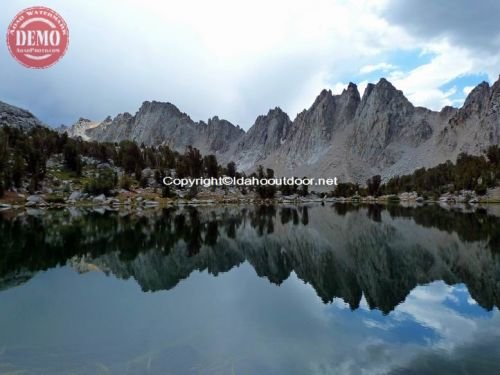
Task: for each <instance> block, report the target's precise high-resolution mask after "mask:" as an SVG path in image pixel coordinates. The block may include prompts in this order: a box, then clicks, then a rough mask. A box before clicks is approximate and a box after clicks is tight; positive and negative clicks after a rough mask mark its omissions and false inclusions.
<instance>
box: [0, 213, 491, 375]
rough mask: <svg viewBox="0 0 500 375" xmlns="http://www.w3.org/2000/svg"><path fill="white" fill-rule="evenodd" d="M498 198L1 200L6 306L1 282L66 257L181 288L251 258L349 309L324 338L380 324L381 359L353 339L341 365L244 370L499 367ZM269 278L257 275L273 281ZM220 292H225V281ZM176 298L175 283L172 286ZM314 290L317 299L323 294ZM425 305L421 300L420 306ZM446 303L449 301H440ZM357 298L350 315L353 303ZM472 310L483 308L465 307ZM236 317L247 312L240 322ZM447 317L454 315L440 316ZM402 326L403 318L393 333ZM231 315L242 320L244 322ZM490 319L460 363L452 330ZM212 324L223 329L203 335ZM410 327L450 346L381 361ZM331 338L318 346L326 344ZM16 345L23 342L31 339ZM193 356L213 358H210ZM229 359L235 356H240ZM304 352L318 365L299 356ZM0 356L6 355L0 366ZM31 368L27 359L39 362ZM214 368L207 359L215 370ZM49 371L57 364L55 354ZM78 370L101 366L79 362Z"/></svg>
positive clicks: (32, 276) (2, 322)
mask: <svg viewBox="0 0 500 375" xmlns="http://www.w3.org/2000/svg"><path fill="white" fill-rule="evenodd" d="M495 209H497V208H495V207H493V208H490V207H489V208H487V209H477V210H474V211H471V212H461V211H457V210H447V209H442V208H439V207H436V206H422V207H417V208H404V207H401V206H387V207H382V206H377V205H368V206H352V205H333V206H329V205H326V206H321V205H311V206H305V205H304V206H226V207H220V208H210V207H198V208H195V207H189V206H187V207H184V208H166V209H163V210H151V211H144V212H141V213H140V214H137V213H131V212H108V211H106V212H95V211H92V210H89V211H85V210H77V209H69V210H65V211H44V212H41V211H28V212H27V213H21V214H15V213H12V212H10V213H8V212H4V213H3V215H2V216H0V238H1V244H0V290H2V291H0V309H2V307H4V305H5V304H7V302H5V301H4V300H2V297H3V296H5V295H7V296H15V295H16V293H17V292H16V291H17V290H22V288H24V287H26V288H28V287H29V286H30V285H32V284H34V283H36V282H37V280H38V275H39V272H40V271H47V270H49V272H47V273H45V274H43V275H41V276H40V277H41V278H42V279H43V277H49V276H50V272H54V275H56V274H57V272H63V270H67V269H72V270H76V271H78V272H79V273H85V274H87V271H94V270H97V271H102V272H103V273H105V274H106V275H113V276H114V277H115V278H116V279H133V280H135V282H137V284H138V285H139V286H140V288H141V289H142V291H143V292H159V291H169V292H168V293H172V292H174V291H176V290H177V288H179V287H180V286H182V284H183V283H186V288H188V287H189V282H188V281H189V280H190V279H191V278H192V279H193V281H192V282H196V280H197V278H199V277H201V276H200V274H199V273H196V272H194V271H200V272H201V273H202V274H205V273H206V274H207V275H213V276H222V275H225V274H226V273H227V274H228V276H225V277H227V278H230V277H232V278H234V279H235V280H234V284H233V287H234V288H236V289H238V287H240V288H241V293H244V290H245V287H244V283H245V282H247V283H249V282H250V281H241V283H242V284H238V283H239V281H238V277H237V276H235V275H236V274H234V273H233V272H229V271H231V270H233V269H235V268H236V269H238V274H245V275H246V276H245V277H244V278H245V280H250V277H251V276H249V275H247V274H246V272H247V269H253V270H254V275H255V273H256V274H257V275H258V276H259V278H265V279H267V280H269V282H270V283H272V284H276V285H281V286H282V287H280V288H279V289H281V288H285V289H283V293H285V292H284V291H285V290H286V288H290V285H292V284H293V285H297V287H296V288H300V293H306V292H305V290H304V289H303V288H302V287H300V286H299V285H300V283H299V284H297V283H296V280H302V281H303V282H305V283H306V284H308V285H310V286H311V287H312V288H313V289H314V293H315V294H316V295H317V296H318V297H319V299H318V298H317V297H316V300H317V302H319V301H320V304H321V305H323V306H325V307H328V309H331V308H333V307H334V308H335V309H336V310H335V311H336V312H335V313H333V312H331V311H330V310H328V311H329V312H327V316H326V317H323V318H322V319H325V322H326V321H328V319H330V318H331V316H333V315H335V316H337V315H338V314H340V315H342V318H340V317H337V319H341V320H344V323H343V325H339V326H336V328H335V330H333V331H329V330H328V324H327V323H324V324H326V325H325V332H324V334H325V335H331V337H328V338H325V337H322V339H321V340H320V341H319V342H318V343H319V344H318V345H321V344H322V343H323V344H325V345H326V344H327V343H328V342H329V340H331V339H332V338H333V337H335V336H336V335H337V334H338V335H340V336H342V335H347V336H349V335H348V334H347V333H346V330H347V331H348V330H349V329H353V330H358V329H357V328H356V329H354V328H353V327H351V325H352V324H354V322H357V323H358V324H360V322H362V324H363V325H364V327H365V328H367V329H368V328H369V329H372V330H373V329H376V330H377V332H378V334H377V335H375V336H374V338H373V340H375V341H370V342H368V341H366V342H364V344H363V345H365V346H366V345H367V346H366V347H365V350H368V349H369V351H370V353H371V354H370V355H373V356H375V357H377V358H379V359H378V361H375V362H377V365H376V366H375V365H374V363H372V362H370V363H368V362H367V363H360V362H359V361H361V359H360V358H357V359H355V358H354V357H356V355H357V354H355V353H353V354H352V356H353V358H351V362H349V361H347V360H346V358H350V357H349V355H348V354H347V353H344V354H345V356H344V357H342V358H343V359H344V360H346V361H347V362H345V363H343V364H342V366H344V367H342V368H339V367H338V366H337V365H339V364H337V365H335V366H334V364H332V363H330V362H328V361H327V362H321V361H320V362H321V365H319V364H318V363H317V361H316V362H314V364H313V363H312V362H311V363H303V362H301V363H300V365H299V364H295V365H294V366H295V367H293V368H288V370H287V371H283V369H284V368H286V367H287V366H284V365H283V364H281V365H283V366H280V364H279V363H276V364H275V365H274V366H270V365H269V366H270V367H268V365H266V366H264V364H263V363H264V362H266V361H264V362H263V363H260V362H259V363H257V362H258V361H257V360H255V359H254V360H253V361H251V363H247V364H246V365H245V366H237V365H236V368H237V369H238V370H239V371H236V373H238V372H243V373H255V372H256V371H257V372H262V373H303V371H307V372H315V373H342V372H345V373H358V372H359V373H360V372H362V370H363V371H365V372H367V373H387V372H394V373H427V372H429V373H432V371H433V370H432V369H433V366H434V363H435V362H436V361H439V363H440V366H441V367H439V369H440V372H439V371H438V372H436V373H446V371H448V370H449V371H457V369H464V368H465V369H466V370H467V371H468V369H473V370H474V371H476V370H478V369H481V371H482V372H483V373H490V372H491V373H494V372H495V371H496V370H498V365H496V364H494V363H493V359H495V358H497V359H498V357H497V354H499V353H498V352H499V350H494V351H493V352H492V349H491V346H490V345H493V344H494V345H496V346H497V347H498V343H499V342H500V339H499V337H500V333H499V332H500V320H499V319H500V318H499V317H498V316H497V312H498V310H497V308H498V307H499V304H500V258H499V252H500V229H499V228H500V218H499V216H498V215H496V214H494V212H493V211H494V210H495ZM249 265H250V266H251V268H248V267H249ZM61 267H63V268H61ZM64 272H66V271H64ZM73 274H75V275H76V273H74V272H73ZM64 275H65V276H64V277H69V276H67V275H66V274H64ZM54 277H55V276H54ZM60 277H63V276H62V274H61V276H60ZM210 277H211V278H213V277H212V276H210ZM241 277H242V278H243V276H241ZM253 279H255V277H253ZM207 280H208V279H205V281H204V283H205V284H206V283H208V281H207ZM285 281H286V282H285ZM252 282H254V281H252ZM287 283H288V286H286V285H287ZM290 283H291V284H290ZM20 285H22V286H20ZM68 285H69V284H68ZM259 285H260V286H259V287H258V288H264V289H265V288H267V287H265V286H263V285H261V284H259ZM202 287H204V286H202ZM202 287H200V286H199V288H202ZM256 288H257V287H256ZM307 288H309V287H307ZM279 289H278V290H279ZM19 293H21V292H19ZM168 293H167V295H168ZM178 293H181V292H180V291H179V292H178ZM213 293H219V290H214V291H213ZM220 293H223V291H222V290H220ZM236 293H237V292H236ZM294 293H299V292H294ZM153 294H154V293H153ZM254 297H255V296H254ZM12 298H14V297H12ZM137 298H139V297H137ZM141 298H142V297H141ZM151 298H152V297H151ZM172 298H176V297H174V295H173V297H172ZM193 298H195V297H193ZM248 298H249V299H250V298H251V297H250V296H248ZM255 298H256V300H253V301H252V302H253V303H256V304H259V303H260V302H262V303H266V300H265V297H264V296H263V297H262V298H263V300H262V301H259V299H258V298H257V297H255ZM283 298H284V297H283ZM308 301H309V303H310V304H313V305H314V306H316V302H312V300H308ZM436 301H438V303H437V304H436V303H435V302H436ZM138 303H140V302H138ZM143 303H147V301H145V302H143ZM283 303H284V304H286V303H288V302H286V303H285V302H283ZM476 303H477V304H476ZM7 307H8V308H10V309H11V311H15V309H16V308H15V306H14V305H7ZM33 308H35V307H33ZM304 308H307V307H306V306H304ZM315 308H316V309H319V307H315ZM419 309H422V311H417V310H419ZM433 309H434V310H433ZM439 309H443V311H441V312H439ZM450 309H451V310H450ZM349 310H354V312H349ZM427 310H428V311H427ZM343 311H345V312H343ZM450 311H454V312H456V314H455V315H454V318H449V317H448V318H446V319H447V321H440V320H439V319H438V320H437V322H436V319H434V318H432V319H431V316H430V315H433V316H437V315H439V314H441V315H442V317H443V318H444V317H446V316H447V314H448V313H449V312H450ZM348 312H349V314H351V315H349V316H347V315H345V314H346V313H348ZM261 313H262V312H261ZM116 314H117V315H119V314H120V312H119V311H117V312H116ZM124 314H125V313H124ZM329 314H330V315H331V316H330V317H328V316H329ZM352 314H355V315H352ZM418 314H420V315H419V316H420V317H419V318H418V319H417V318H415V319H413V323H411V324H410V323H409V321H408V320H407V319H405V318H404V316H407V315H411V316H416V315H418ZM340 315H339V316H340ZM468 315H470V316H471V317H472V318H474V319H465V318H462V317H463V316H468ZM426 316H427V318H426ZM355 317H357V318H355ZM455 318H456V321H455V320H453V319H455ZM11 319H14V318H11ZM124 319H125V318H124ZM262 319H264V317H262ZM269 319H271V318H269ZM281 319H286V318H284V317H282V318H281ZM461 319H462V320H461ZM475 319H481V321H482V320H484V319H490V320H491V327H490V329H489V330H488V329H486V328H478V327H480V326H481V325H480V323H479V322H478V321H476V320H475ZM9 323H10V321H9V318H7V317H3V318H0V329H3V328H5V327H7V326H8V325H9ZM206 323H207V324H208V323H210V322H206ZM53 324H54V323H53ZM174 324H175V323H174ZM240 324H242V325H245V323H244V322H241V323H240ZM268 324H270V323H269V322H268ZM283 324H286V323H283ZM296 324H298V325H300V324H304V325H307V322H305V321H303V320H300V321H299V322H296ZM446 324H450V326H449V327H445V328H446V329H444V330H443V325H444V326H446ZM471 325H472V326H471ZM349 327H351V328H349ZM393 327H398V328H397V329H394V332H393V334H392V335H391V333H390V332H391V330H392V328H393ZM481 327H482V326H481ZM234 329H235V331H236V332H238V330H239V328H238V327H234ZM274 329H277V328H276V327H275V328H274ZM482 329H484V331H485V332H488V334H487V335H486V334H485V335H484V340H483V341H481V342H480V343H479V344H477V345H476V346H474V347H473V348H470V347H469V348H462V347H460V348H455V347H453V353H455V355H458V354H457V353H459V351H460V350H465V351H467V350H468V351H469V352H470V353H472V352H473V353H474V355H475V356H479V357H478V358H480V357H481V355H482V356H483V357H485V358H482V359H481V360H477V361H476V362H474V361H472V362H470V361H469V362H466V363H465V364H462V365H461V366H465V367H456V363H455V362H454V361H453V358H452V357H450V355H451V354H450V353H451V352H450V350H451V349H450V345H451V344H450V342H452V341H453V340H451V338H450V339H449V340H448V341H446V340H443V337H444V336H446V335H449V336H454V335H456V336H460V334H466V333H467V332H469V331H470V335H471V336H472V335H473V332H474V335H475V334H476V333H477V332H476V331H479V330H482ZM455 331H457V332H455ZM443 332H444V333H443ZM281 333H282V332H281V331H280V334H281ZM275 334H276V332H275ZM301 334H303V335H304V336H307V334H306V333H301ZM497 334H498V336H497ZM353 335H354V334H353ZM0 336H1V335H0ZM278 336H279V335H278ZM439 337H441V339H439ZM210 338H211V339H216V338H215V337H206V338H205V339H207V340H210ZM440 340H441V341H440ZM348 341H349V340H348ZM379 341H380V342H384V341H388V342H391V341H394V342H393V343H392V344H394V345H395V346H394V345H393V346H390V349H389V347H387V346H384V345H381V344H380V342H379ZM404 341H409V342H410V343H411V345H410V346H411V347H415V348H417V347H426V346H429V345H431V344H432V343H436V342H439V343H440V344H439V345H438V347H439V350H440V351H444V352H443V353H447V354H446V355H445V356H443V355H442V353H441V352H439V351H435V350H434V351H430V352H423V353H421V354H420V355H419V357H418V358H419V360H418V361H417V360H416V359H415V358H414V357H413V356H412V355H410V354H408V353H406V354H404V355H403V356H402V357H401V358H403V357H404V358H405V361H406V365H405V366H403V367H398V366H400V365H398V366H395V367H393V368H390V369H389V368H387V367H385V366H383V365H382V364H383V363H384V360H383V358H384V357H385V356H388V357H391V359H390V360H387V361H386V362H387V363H392V362H394V361H396V359H397V358H393V356H394V351H395V350H396V349H395V347H397V346H398V345H397V344H395V343H397V342H404ZM2 345H9V342H3V341H2V339H1V338H0V363H2V355H5V354H1V353H2V352H1V350H2ZM200 345H201V344H200ZM220 345H222V346H223V343H221V344H220ZM247 345H249V344H247ZM259 345H260V344H259ZM346 345H347V347H348V346H349V344H348V343H346ZM353 345H359V343H356V344H353ZM419 345H420V346H419ZM454 345H456V343H454ZM481 345H483V346H487V347H488V348H489V351H488V350H481V348H482V346H481ZM347 347H346V348H347ZM190 348H191V347H190ZM351 349H352V350H354V349H353V348H351ZM190 350H192V348H191V349H190ZM226 350H228V349H226ZM325 350H326V348H318V351H319V353H316V354H317V355H318V358H319V357H320V353H323V352H325ZM344 350H345V348H344ZM359 350H361V349H359ZM380 350H381V351H380ZM410 351H411V350H410ZM306 352H307V351H306ZM341 352H342V349H340V348H338V349H337V350H336V352H335V353H336V355H340V354H339V353H341ZM469 352H467V353H468V354H467V353H465V354H462V355H461V358H462V359H463V357H464V356H465V357H467V358H469V357H470V353H469ZM20 353H23V354H22V355H23V356H26V353H24V352H20ZM20 353H18V354H17V355H21V354H20ZM478 353H482V354H478ZM171 354H172V353H170V354H169V355H171ZM325 354H326V352H325ZM329 355H330V354H329ZM174 356H175V355H174ZM447 356H448V357H447ZM7 357H8V360H9V361H10V363H11V366H12V367H6V368H7V369H8V370H9V371H10V370H12V371H14V370H16V369H19V368H22V366H19V363H18V362H16V355H14V354H12V353H11V355H10V356H7ZM28 357H29V356H28ZM181 357H182V356H181ZM315 357H316V356H315ZM368 357H369V356H368ZM401 358H400V359H401ZM422 358H424V360H423V359H422ZM17 360H18V361H20V359H19V358H17ZM197 360H199V361H200V363H203V360H201V359H197ZM273 360H277V359H276V358H273V356H272V355H270V356H269V358H267V361H273ZM279 360H280V361H281V360H284V359H283V358H280V359H279ZM309 360H310V359H309ZM364 360H365V361H368V359H366V358H365V359H364ZM80 361H83V360H82V359H80ZM179 361H180V362H182V363H178V364H175V365H172V364H168V365H167V364H165V363H163V365H160V364H159V363H160V362H158V359H155V360H154V363H155V364H156V365H157V366H159V367H158V368H156V370H154V369H155V367H154V366H153V368H152V369H153V370H151V367H150V370H151V373H164V370H165V372H166V370H169V371H172V372H174V373H177V372H181V373H184V372H186V371H188V372H189V371H191V370H189V368H184V367H183V366H184V365H186V363H185V362H189V363H191V362H193V361H194V359H193V358H189V359H186V360H185V361H181V360H180V359H179ZM289 361H291V362H293V361H292V360H291V359H289ZM478 361H479V362H478ZM21 362H22V361H21ZM74 362H75V363H76V362H78V359H74ZM195 362H196V361H195ZM291 362H290V363H291ZM16 363H17V364H16ZM70 363H72V362H71V361H70ZM161 363H162V362H161ZM431 363H432V364H433V365H432V366H431V365H430V364H431ZM232 365H233V368H234V366H235V365H234V363H232ZM306 365H307V366H308V367H305V368H301V367H300V366H306ZM127 366H128V367H126V369H125V368H117V367H112V366H111V367H110V369H111V370H112V371H119V372H121V371H125V370H127V371H132V372H131V373H135V372H134V370H133V369H134V367H133V366H132V365H131V364H130V363H129V364H128V365H127ZM130 366H132V367H130ZM138 366H139V367H140V366H142V365H138ZM169 366H170V367H169ZM172 366H173V367H172ZM297 366H298V367H297ZM311 366H312V367H311ZM317 366H319V367H317ZM332 366H333V367H332ZM42 368H44V369H48V367H43V366H42ZM61 368H62V369H64V371H65V370H67V369H68V368H72V367H71V366H69V367H64V366H62V367H61ZM118 369H119V370H118ZM493 369H496V370H495V371H493ZM2 370H3V368H2V367H1V365H0V373H2ZM24 370H26V371H27V372H28V373H30V370H29V368H28V369H26V368H24ZM136 370H137V369H136ZM198 370H200V369H198ZM205 370H206V368H204V369H201V370H200V371H198V372H202V373H212V372H213V373H219V372H217V371H212V372H211V371H205ZM226 370H228V369H227V368H223V370H222V371H220V372H222V373H225V372H229V373H231V372H230V371H229V370H228V371H226ZM434 370H437V369H434ZM64 371H62V372H61V373H63V372H64ZM137 371H139V370H137ZM51 372H54V373H57V371H54V369H53V368H52V370H51ZM82 372H83V373H92V372H93V371H92V370H91V369H89V368H86V367H83V370H82ZM139 372H142V370H141V371H139ZM193 372H196V371H194V370H193ZM33 373H36V371H35V372H33ZM450 373H453V372H450Z"/></svg>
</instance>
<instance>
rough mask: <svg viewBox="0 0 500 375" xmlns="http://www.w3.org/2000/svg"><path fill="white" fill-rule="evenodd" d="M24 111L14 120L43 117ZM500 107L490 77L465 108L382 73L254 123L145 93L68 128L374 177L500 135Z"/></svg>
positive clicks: (320, 172) (248, 165) (91, 136)
mask: <svg viewBox="0 0 500 375" xmlns="http://www.w3.org/2000/svg"><path fill="white" fill-rule="evenodd" d="M2 108H3V107H2V106H0V116H3V117H0V119H3V118H4V117H5V115H3V113H4V112H5V111H4V112H2V111H1V109H2ZM12 108H15V107H12ZM19 111H21V112H19V113H18V114H17V117H15V119H16V120H15V121H14V124H19V123H23V119H27V120H26V122H27V123H28V124H31V123H33V122H34V121H35V120H33V118H30V117H26V116H27V115H26V113H28V114H29V112H26V111H23V110H19ZM499 111H500V80H499V81H497V82H496V83H494V84H493V85H492V86H490V85H489V84H488V83H487V82H482V83H480V84H479V85H478V86H477V87H476V88H475V89H473V90H472V91H471V92H470V94H469V95H468V97H467V99H466V100H465V103H464V105H463V106H462V107H461V108H460V109H457V108H452V107H445V108H443V109H442V110H441V111H439V112H437V111H431V110H429V109H426V108H423V107H416V106H414V105H413V104H412V103H411V102H410V101H409V100H408V99H407V98H406V97H405V96H404V94H403V92H402V91H400V90H397V89H396V88H395V87H394V86H393V85H392V84H391V83H390V82H389V81H387V80H386V79H384V78H382V79H380V81H379V82H378V83H376V84H372V83H370V84H368V85H367V86H366V89H365V90H364V93H363V95H360V93H359V91H358V88H357V86H356V85H355V84H353V83H350V84H349V85H348V86H347V87H346V88H345V89H344V90H343V92H342V93H341V94H339V95H334V94H332V92H331V91H330V90H323V91H322V92H321V93H320V94H319V96H318V97H317V98H316V99H315V101H314V103H313V104H312V105H311V107H310V108H308V109H305V110H303V111H302V112H300V113H299V114H298V115H297V116H296V118H295V119H294V120H293V121H292V120H291V119H290V117H289V116H288V115H287V114H286V113H285V112H284V111H282V110H281V109H280V108H274V109H271V110H269V112H268V113H267V114H266V115H262V116H259V117H257V119H256V121H255V123H254V124H253V125H252V126H251V127H250V128H249V129H248V131H247V132H245V131H244V130H243V129H241V128H240V127H239V126H235V125H233V124H231V123H230V122H229V121H227V120H223V119H219V118H218V117H213V118H211V119H209V120H208V122H207V123H205V122H203V121H200V122H195V121H193V120H192V119H191V118H190V117H189V116H188V115H187V114H186V113H183V112H181V111H180V110H179V109H178V108H177V107H176V106H175V105H173V104H171V103H162V102H157V101H152V102H148V101H146V102H144V103H143V104H142V105H141V107H140V108H139V110H138V111H137V113H135V114H134V115H132V114H130V113H127V112H125V113H122V114H119V115H117V116H116V117H114V118H111V117H109V116H108V117H107V118H106V119H105V120H103V121H101V122H93V121H90V120H86V119H80V120H78V121H77V122H76V123H75V124H74V125H73V126H71V127H69V128H60V129H59V130H60V131H62V132H66V133H68V135H69V136H71V137H82V138H83V139H86V140H98V141H108V142H120V141H122V140H126V139H128V140H134V141H136V142H137V143H139V144H142V143H143V144H145V145H160V144H166V145H168V146H170V147H171V148H173V149H175V150H177V151H180V152H183V151H184V150H185V148H186V146H193V147H196V148H198V149H199V150H200V151H201V152H202V154H215V155H216V156H217V158H218V160H219V161H220V162H222V163H227V162H229V161H235V162H236V163H237V166H238V169H239V170H241V171H245V172H250V171H252V170H254V169H255V167H256V166H257V165H259V164H262V165H263V166H265V167H269V168H273V169H274V170H275V173H276V175H280V176H300V177H301V176H308V177H338V179H339V180H340V181H352V182H359V183H364V182H365V181H366V179H367V178H369V177H371V176H373V175H376V174H380V175H381V176H382V177H383V178H384V179H386V178H389V177H392V176H395V175H402V174H409V173H412V172H413V171H414V170H415V169H418V168H421V167H432V166H435V165H437V164H439V163H442V162H445V161H446V160H451V161H455V160H456V158H457V156H458V154H459V153H461V152H466V153H470V154H479V153H481V152H483V151H484V150H485V149H486V148H487V147H488V146H490V145H494V144H499V142H500V117H499V116H500V115H499ZM10 112H12V110H11V111H10ZM29 115H31V114H29ZM23 116H25V117H23ZM31 116H32V115H31ZM10 118H12V116H11V117H10ZM36 121H37V120H36Z"/></svg>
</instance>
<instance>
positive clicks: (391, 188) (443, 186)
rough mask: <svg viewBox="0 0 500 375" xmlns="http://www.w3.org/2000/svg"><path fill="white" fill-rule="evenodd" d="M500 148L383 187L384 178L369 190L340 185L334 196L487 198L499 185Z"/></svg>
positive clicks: (376, 178)
mask: <svg viewBox="0 0 500 375" xmlns="http://www.w3.org/2000/svg"><path fill="white" fill-rule="evenodd" d="M499 181H500V147H499V146H490V147H489V148H488V149H487V150H486V152H485V154H484V155H478V156H475V155H467V154H464V153H462V154H460V155H459V156H458V158H457V161H456V163H452V162H451V161H449V160H448V161H447V162H445V163H441V164H439V165H437V166H435V167H432V168H420V169H417V170H416V171H415V172H413V173H412V174H408V175H404V176H395V177H393V178H391V179H389V180H388V181H387V182H386V183H382V178H381V176H380V175H376V176H373V177H371V178H369V179H368V180H367V181H366V186H361V185H359V184H353V183H339V185H338V186H337V187H336V189H335V190H334V191H333V192H332V195H333V196H335V197H349V196H353V195H355V194H359V195H361V196H367V195H371V196H375V197H377V196H380V195H384V194H387V195H391V194H399V193H403V192H412V191H415V192H417V193H418V195H420V196H423V197H424V198H427V197H434V198H437V197H439V196H440V195H441V194H443V193H448V192H457V191H460V190H470V191H475V192H476V193H477V194H479V195H484V194H485V193H486V191H487V189H488V188H493V187H496V186H498V185H499Z"/></svg>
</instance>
